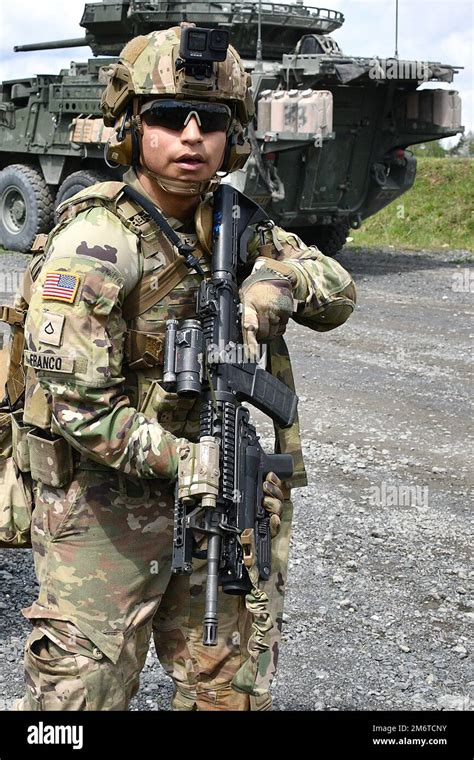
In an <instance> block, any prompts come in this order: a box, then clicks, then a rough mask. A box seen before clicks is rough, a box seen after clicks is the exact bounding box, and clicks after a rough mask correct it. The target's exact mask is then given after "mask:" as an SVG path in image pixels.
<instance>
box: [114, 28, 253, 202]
mask: <svg viewBox="0 0 474 760" xmlns="http://www.w3.org/2000/svg"><path fill="white" fill-rule="evenodd" d="M194 26H195V25H194V24H189V23H186V22H184V23H182V24H181V26H174V27H170V28H169V29H165V30H162V31H157V32H151V33H150V34H147V35H141V36H139V37H135V38H134V39H132V40H130V42H128V43H127V45H126V46H125V47H124V48H123V50H122V52H121V54H120V59H119V61H118V63H116V64H113V65H112V66H111V67H110V69H109V83H108V85H107V87H106V88H105V90H104V92H103V95H102V100H101V110H102V114H103V119H104V123H105V125H106V126H109V127H112V126H114V127H115V134H114V136H113V137H112V139H111V140H110V141H109V143H108V146H107V153H106V155H107V159H108V160H109V161H115V162H116V163H118V164H121V165H125V166H134V165H138V164H139V163H140V158H141V155H142V147H141V136H142V123H141V118H140V115H139V114H140V108H141V107H142V105H143V103H145V102H147V101H149V100H150V99H151V98H152V99H156V98H167V99H170V98H173V99H174V98H176V99H178V100H192V101H196V100H197V101H205V102H215V103H225V104H226V105H227V106H229V107H230V108H231V111H232V120H231V124H230V127H229V130H228V132H227V142H226V150H225V153H224V159H223V162H222V165H221V167H220V169H219V172H224V173H229V172H232V171H235V170H236V169H240V168H242V167H243V166H244V164H245V162H246V160H247V158H248V157H249V155H250V152H251V149H250V144H249V142H248V141H247V140H246V139H245V137H244V128H245V126H246V125H247V124H248V123H249V121H250V120H251V118H252V116H253V114H254V105H253V100H252V96H251V93H250V90H249V86H250V84H251V77H250V74H247V73H246V71H245V68H244V66H243V63H242V61H241V59H240V56H239V54H238V53H237V51H236V50H235V48H233V47H232V45H229V46H228V48H227V53H226V55H225V60H223V61H220V62H213V63H212V64H210V65H208V66H207V68H206V69H205V70H204V73H203V69H202V67H201V69H200V70H199V71H197V70H195V68H194V67H193V66H189V65H185V62H184V61H183V60H182V59H181V58H180V43H181V35H182V29H183V28H186V27H194ZM143 169H144V170H145V171H146V173H147V174H148V175H150V176H151V177H152V178H153V179H154V180H155V181H157V182H158V183H159V185H160V186H161V187H162V188H163V189H164V190H166V191H167V192H172V193H177V194H181V195H200V194H202V193H204V192H208V191H214V190H215V189H216V188H217V187H218V185H219V182H220V180H221V177H220V176H218V175H217V174H216V175H214V177H212V178H211V179H210V180H206V181H203V182H199V181H191V180H189V181H187V180H177V179H173V180H171V179H168V178H166V177H163V176H161V175H159V174H156V173H155V172H151V171H150V170H149V169H147V168H146V167H143Z"/></svg>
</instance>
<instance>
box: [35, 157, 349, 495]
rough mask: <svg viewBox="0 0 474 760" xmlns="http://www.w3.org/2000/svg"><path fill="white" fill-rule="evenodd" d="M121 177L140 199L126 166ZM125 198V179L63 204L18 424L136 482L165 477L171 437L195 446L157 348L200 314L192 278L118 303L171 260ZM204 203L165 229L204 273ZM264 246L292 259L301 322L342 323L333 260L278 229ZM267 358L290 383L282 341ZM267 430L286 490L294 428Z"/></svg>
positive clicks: (195, 414) (192, 420)
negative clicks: (193, 249) (174, 328)
mask: <svg viewBox="0 0 474 760" xmlns="http://www.w3.org/2000/svg"><path fill="white" fill-rule="evenodd" d="M124 181H125V182H127V183H128V184H131V185H132V186H134V187H136V189H137V190H138V191H139V192H141V193H142V194H144V195H146V193H145V191H144V189H143V187H142V186H141V185H140V183H139V181H138V178H137V176H136V174H135V173H134V171H133V170H130V171H129V172H128V173H127V174H126V175H125V177H124ZM122 191H123V183H118V182H106V183H102V184H99V185H95V186H93V187H91V188H88V189H86V190H84V191H82V192H81V193H79V194H78V195H76V196H74V198H73V199H70V200H69V201H68V202H67V205H66V208H65V210H64V204H63V209H62V219H61V222H60V224H59V225H58V226H57V227H56V228H55V230H53V232H52V233H51V235H50V237H49V240H48V244H47V247H46V258H45V262H44V265H43V267H42V269H41V272H40V274H39V276H38V277H37V279H36V281H35V286H34V288H33V293H32V297H31V302H30V306H29V310H28V314H27V319H26V323H25V352H24V361H25V366H26V368H27V386H26V397H25V413H24V421H25V423H28V424H32V425H36V426H39V427H41V428H50V429H51V432H52V433H55V434H59V435H61V436H62V437H63V438H64V439H66V440H67V441H68V442H69V443H70V444H71V446H72V447H73V449H74V450H75V452H79V455H80V456H81V457H82V459H88V460H92V462H96V463H98V464H100V465H103V466H107V467H112V468H115V469H117V470H120V471H122V472H124V473H126V474H129V475H130V476H134V477H141V478H157V477H158V478H166V479H173V478H174V477H175V475H176V467H177V460H176V445H177V443H178V442H179V438H180V437H185V438H188V439H190V440H198V437H199V406H200V400H199V399H197V400H196V399H194V400H188V399H184V400H183V399H179V400H178V399H177V396H176V395H175V394H173V393H167V392H166V391H164V389H163V388H162V386H161V385H160V382H159V381H160V379H161V378H162V364H161V360H160V353H159V351H158V352H157V351H156V349H157V347H158V348H159V347H160V345H161V343H160V341H161V339H162V336H163V335H164V331H165V322H166V319H170V318H175V319H179V320H181V319H185V318H192V317H195V316H196V312H195V299H196V291H197V288H198V286H199V281H200V278H199V277H198V275H196V274H194V273H191V272H190V273H189V274H188V275H186V276H185V277H184V279H183V280H182V281H181V282H180V283H179V284H178V285H177V286H176V287H175V288H174V289H173V290H172V291H171V292H170V293H169V294H168V295H167V296H166V297H165V298H164V299H163V300H162V301H161V302H160V303H158V304H156V305H155V306H152V307H151V308H148V309H147V310H146V311H144V313H141V314H140V315H139V316H138V317H135V318H134V319H125V318H124V310H125V316H126V308H125V304H126V299H127V297H128V296H129V295H130V293H131V292H132V291H133V289H134V288H135V287H136V286H137V283H139V282H140V280H141V278H142V277H143V276H144V275H145V274H148V273H151V272H152V273H155V272H156V274H157V282H158V283H159V281H160V270H162V269H163V268H164V267H165V266H166V265H168V264H169V263H170V262H171V261H173V260H174V259H175V258H176V257H177V253H176V252H175V250H174V249H173V248H172V246H171V244H170V243H169V242H168V241H167V239H166V238H165V237H164V235H163V233H162V232H161V231H160V230H158V228H157V226H156V225H155V224H154V223H151V222H150V219H149V217H148V216H147V215H144V213H143V210H142V209H140V208H138V207H137V206H136V205H134V203H133V202H131V201H130V199H129V198H127V197H126V196H124V194H123V192H122ZM207 203H208V204H209V200H208V201H207ZM202 207H203V204H201V206H200V207H199V209H198V211H197V212H196V215H195V218H194V221H191V222H190V223H189V224H183V223H182V222H180V221H178V220H177V219H173V218H168V222H169V223H170V224H171V226H172V227H173V228H174V229H175V230H176V231H177V232H178V234H179V235H180V236H183V237H185V238H186V239H188V240H190V241H192V242H193V243H195V244H196V245H197V247H198V250H199V249H200V250H201V253H202V254H203V259H202V265H203V268H204V269H205V270H207V271H209V270H210V259H211V255H210V253H209V251H206V247H207V245H206V242H205V241H204V240H203V236H204V237H205V235H206V232H207V231H209V232H210V230H206V229H204V231H203V224H202V218H203V217H202V214H201V216H200V212H202V210H203V208H202ZM208 218H209V217H208ZM196 229H198V230H199V231H200V236H199V238H198V236H197V233H196ZM261 243H262V241H261V239H260V237H259V234H258V233H255V235H254V237H253V238H251V240H250V243H249V246H248V261H249V265H250V266H249V267H248V268H247V269H246V271H245V272H242V273H241V279H240V282H241V281H242V279H243V278H244V277H245V276H247V274H249V273H250V271H251V269H252V265H253V263H254V262H255V260H256V258H257V257H258V256H259V246H260V245H261ZM265 243H267V244H268V245H267V248H268V246H270V250H271V256H272V257H273V258H274V259H278V260H290V259H292V260H295V264H296V266H297V267H298V268H299V271H300V273H301V272H302V273H303V280H301V277H300V283H301V282H303V284H300V286H299V287H298V288H297V289H298V290H299V291H300V292H294V297H295V299H296V300H297V301H298V308H297V311H296V312H295V313H294V319H295V320H296V321H297V322H299V323H301V324H303V325H305V326H307V327H310V328H311V329H313V330H317V331H324V330H328V329H331V328H333V327H336V326H337V325H339V324H342V322H344V321H345V320H346V319H347V317H348V316H349V314H350V313H351V312H352V310H353V308H354V304H355V288H354V285H353V282H352V279H351V277H350V275H349V274H348V273H347V272H346V271H345V270H344V269H343V268H342V267H341V266H340V265H339V264H338V263H337V262H336V261H334V260H333V259H330V258H328V257H326V256H324V255H323V254H322V253H321V252H320V251H319V250H318V249H317V248H316V247H314V246H313V247H307V246H306V245H304V243H302V241H301V240H300V239H299V238H298V237H297V236H295V235H293V234H290V233H287V232H285V231H284V230H283V229H281V228H279V227H276V226H275V227H273V228H272V229H269V230H266V231H265ZM260 250H261V249H260ZM153 356H154V357H155V360H153ZM150 357H152V358H151V360H150ZM269 362H270V367H269V369H270V371H271V372H272V373H273V374H274V375H276V376H278V377H279V378H280V379H281V380H283V381H284V382H286V383H287V384H288V385H289V386H290V387H293V388H294V384H293V378H292V373H291V363H290V359H289V355H288V351H287V348H286V345H285V342H284V340H283V338H278V339H276V340H275V341H273V342H272V343H271V350H270V359H269ZM275 432H276V438H277V440H276V450H277V451H282V452H285V453H292V454H293V456H294V458H295V465H296V466H295V473H294V476H293V478H292V481H291V483H290V485H293V486H295V485H304V484H306V475H305V470H304V465H303V459H302V454H301V446H300V441H299V426H298V421H296V422H295V424H294V425H293V426H292V427H291V428H289V429H287V430H280V429H278V428H276V429H275Z"/></svg>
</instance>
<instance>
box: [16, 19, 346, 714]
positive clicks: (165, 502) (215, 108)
mask: <svg viewBox="0 0 474 760" xmlns="http://www.w3.org/2000/svg"><path fill="white" fill-rule="evenodd" d="M180 36H181V28H179V27H175V28H171V29H168V30H165V31H161V32H153V33H151V34H149V35H147V36H141V37H137V38H135V39H133V40H132V41H131V42H129V43H128V44H127V45H126V47H125V48H124V50H123V51H122V55H121V58H120V62H119V63H118V64H116V65H115V66H114V67H113V69H112V71H111V78H110V83H109V85H108V86H107V88H106V90H105V92H104V96H103V99H102V109H103V114H104V121H105V123H106V124H107V125H110V126H111V125H114V126H116V128H117V131H118V132H117V133H118V137H117V139H114V140H113V141H112V143H111V145H110V147H109V156H110V157H111V158H113V159H114V160H116V161H119V162H121V163H123V164H126V165H128V166H130V169H129V170H128V171H127V173H126V174H125V175H124V178H123V182H105V183H102V184H98V185H95V186H93V187H91V188H88V189H86V190H84V191H82V192H81V193H79V194H78V195H76V196H75V197H74V198H72V199H70V200H69V201H66V202H65V204H63V206H62V207H60V209H59V213H60V222H59V225H58V226H57V227H56V228H55V230H54V231H53V233H52V234H51V235H50V236H49V239H48V243H47V247H46V257H45V262H44V265H43V267H42V269H41V271H40V274H39V275H38V277H37V279H36V281H35V285H34V288H33V292H32V296H31V302H30V306H29V310H28V316H27V320H26V325H25V348H26V350H25V354H24V356H25V365H26V366H27V368H28V370H27V385H26V395H25V411H24V423H25V424H27V425H31V426H35V428H36V431H33V433H34V434H35V435H36V439H34V438H32V439H31V440H32V441H33V442H34V441H36V443H35V442H34V445H33V444H31V445H30V457H31V472H32V476H34V477H35V483H36V506H35V510H34V513H33V521H32V543H33V549H34V559H35V568H36V573H37V576H38V579H39V583H40V593H39V598H38V599H37V601H35V602H34V603H33V604H32V605H31V606H30V607H28V608H27V609H26V610H24V611H23V612H24V615H25V616H26V617H27V618H28V619H29V620H30V621H31V622H32V624H33V630H32V632H31V633H30V635H29V636H28V639H27V642H26V647H25V669H26V679H27V691H26V695H25V696H24V697H23V699H22V700H20V701H19V702H18V703H17V705H16V709H21V710H123V709H127V707H128V704H129V702H130V699H131V698H132V697H133V696H134V695H135V694H136V693H137V691H138V684H139V674H140V672H141V670H142V668H143V666H144V663H145V659H146V655H147V651H148V646H149V641H150V638H151V635H153V638H154V642H155V647H156V651H157V655H158V657H159V660H160V662H161V664H162V665H163V667H164V668H165V670H166V672H167V673H168V674H169V675H170V676H171V678H172V679H173V682H174V688H175V694H174V698H173V703H172V706H173V709H175V710H193V709H197V710H264V709H271V696H270V691H269V690H270V685H271V681H272V678H273V675H274V673H275V668H276V663H277V657H278V645H279V636H280V628H281V619H282V611H283V593H284V584H285V580H286V567H287V555H288V545H289V539H290V527H291V517H292V503H291V500H290V487H291V486H295V485H304V484H305V483H306V479H305V472H304V466H303V462H302V456H301V450H300V446H299V438H298V423H297V422H295V424H294V425H293V426H292V428H290V429H289V430H277V431H276V432H277V435H278V444H277V445H278V450H280V451H282V452H289V453H292V454H293V456H294V460H295V464H296V466H295V472H294V475H293V477H292V479H291V481H287V482H285V483H282V482H281V481H280V480H279V479H278V478H277V477H276V476H275V475H274V474H272V473H271V474H270V475H268V476H267V480H266V482H265V485H264V490H265V493H266V497H265V499H264V505H265V507H266V509H267V510H268V511H269V512H270V513H271V515H272V517H271V526H272V535H273V536H274V538H273V541H272V576H271V578H270V580H269V581H267V582H266V583H263V584H262V587H264V591H265V593H266V595H267V597H268V609H269V613H270V617H268V616H267V617H265V615H263V617H262V615H260V622H261V621H262V620H263V622H264V624H263V625H261V626H260V627H259V625H258V620H259V616H258V614H257V615H256V616H252V613H251V611H249V609H247V606H246V602H245V599H244V598H242V597H239V596H230V595H226V594H220V598H219V641H218V645H217V646H216V647H204V646H203V644H202V615H203V609H204V597H205V584H204V580H205V576H206V561H205V560H199V561H196V562H195V565H194V570H193V573H192V575H190V576H175V575H173V576H172V575H171V570H170V565H171V551H172V524H173V491H174V481H175V479H176V474H177V458H178V452H179V449H180V447H181V446H184V445H188V444H189V442H190V443H191V445H199V444H198V443H197V442H198V440H199V404H200V402H199V399H197V400H195V399H189V400H188V399H184V400H183V399H179V401H178V399H177V396H176V395H175V394H173V393H168V392H166V391H165V390H164V389H163V387H162V385H161V384H160V380H161V379H162V362H163V335H164V331H165V322H166V319H168V318H171V317H172V318H176V319H179V320H181V319H184V318H192V317H195V315H196V312H195V295H196V290H197V288H198V286H199V282H200V278H199V277H198V275H197V274H196V273H195V272H194V271H192V270H191V271H189V272H186V273H184V275H183V274H181V276H180V277H179V278H178V279H176V278H175V279H173V277H175V275H174V274H173V271H172V270H173V266H172V264H173V262H175V261H176V259H177V258H178V257H177V254H176V251H175V250H174V249H173V247H172V246H171V244H170V242H169V240H168V238H167V237H166V235H165V234H164V233H163V232H162V231H161V229H159V227H158V226H157V225H156V224H155V223H154V222H153V220H152V219H151V218H150V216H149V215H148V214H147V213H145V212H144V210H143V208H142V207H141V206H140V205H139V204H138V203H137V202H136V201H134V200H133V199H132V198H130V197H129V196H128V195H127V194H126V193H125V192H124V187H125V186H127V185H128V186H130V187H132V188H134V189H135V190H138V191H139V192H140V194H141V195H142V196H145V197H146V198H147V199H148V200H149V201H151V203H152V204H154V206H155V207H156V208H158V209H159V210H160V211H161V212H162V214H163V215H164V216H165V217H166V219H167V221H168V223H169V224H170V225H171V227H172V228H173V229H174V230H175V231H176V232H177V233H178V235H179V236H180V237H181V238H185V239H186V240H188V241H191V242H192V244H193V245H194V246H195V248H196V250H197V252H198V256H201V264H202V267H203V268H204V269H205V271H207V272H208V271H209V269H210V267H209V262H210V257H211V252H212V249H211V247H210V233H211V220H212V215H211V210H212V193H213V191H214V190H215V189H216V188H217V187H218V184H219V181H220V177H219V175H217V172H218V171H219V170H220V171H221V172H222V171H223V172H230V171H233V170H234V169H236V168H239V167H240V166H242V165H243V163H244V162H245V159H246V158H247V156H248V153H249V149H248V147H247V143H246V141H245V140H244V137H243V130H244V127H245V126H246V125H247V124H248V122H249V121H250V119H251V117H252V114H253V106H252V99H251V97H250V93H249V90H248V86H249V76H248V75H247V74H246V73H245V69H244V67H243V64H242V62H241V60H240V58H239V56H238V54H237V52H236V51H235V50H234V49H233V48H232V47H231V46H229V48H228V51H227V57H226V59H225V61H224V62H221V63H215V64H213V69H212V75H211V76H210V78H209V82H210V84H209V83H208V88H207V89H206V87H204V86H203V83H202V81H199V80H196V79H193V77H192V76H191V75H190V74H189V73H187V72H186V71H185V70H183V68H179V67H177V66H176V59H177V56H178V49H179V44H180ZM248 255H249V262H250V263H249V266H248V268H247V270H246V271H245V272H243V273H242V276H241V280H240V282H241V299H242V303H243V317H242V327H243V334H244V339H245V341H246V342H247V344H248V345H249V346H254V345H255V343H256V342H257V341H266V342H269V346H270V347H271V351H270V357H271V359H270V365H271V366H270V369H271V372H272V373H273V374H275V375H278V377H279V378H280V379H282V380H283V381H284V382H286V383H287V384H288V385H291V384H292V377H291V366H290V364H289V358H288V352H287V350H286V347H285V344H284V340H283V338H282V334H283V332H284V330H285V327H286V324H287V321H288V319H289V317H290V316H292V317H293V319H295V320H296V321H297V322H299V323H301V324H303V325H306V326H308V327H310V328H311V329H313V330H318V331H324V330H329V329H331V328H333V327H336V326H338V325H340V324H342V323H343V322H344V321H345V320H346V319H347V317H348V316H349V315H350V313H351V312H352V310H353V308H354V304H355V288H354V285H353V283H352V280H351V277H350V275H349V274H348V273H347V272H346V271H345V270H344V269H343V268H342V267H341V266H340V265H339V264H338V263H337V262H335V261H334V260H332V259H328V258H327V257H325V256H324V255H323V254H322V253H321V252H320V251H318V249H317V248H316V247H310V248H308V247H306V246H305V245H304V244H303V243H302V241H301V240H300V239H299V238H298V237H297V236H295V235H292V234H289V233H286V232H285V231H284V230H282V229H280V228H278V227H276V226H267V227H266V228H265V229H264V230H262V231H260V232H257V231H256V232H255V234H254V236H253V238H252V239H251V242H250V244H249V247H248ZM174 271H175V273H176V269H175V270H174ZM170 272H171V274H170ZM157 295H159V298H158V299H157ZM280 521H281V525H280ZM257 606H258V605H257ZM257 612H258V611H257ZM256 620H257V625H255V621H256ZM268 621H272V622H273V624H272V627H271V630H270V631H265V630H264V629H265V624H266V625H267V628H269V627H270V625H271V623H269V622H268ZM265 635H267V636H268V638H267V640H266V643H265V644H263V643H262V642H263V637H264V636H265Z"/></svg>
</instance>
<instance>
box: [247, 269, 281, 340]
mask: <svg viewBox="0 0 474 760" xmlns="http://www.w3.org/2000/svg"><path fill="white" fill-rule="evenodd" d="M240 300H241V303H242V333H243V339H244V343H245V344H246V345H247V346H248V347H249V348H250V349H251V350H252V351H253V350H256V348H257V345H258V341H268V340H272V339H273V338H276V337H277V336H278V335H283V333H284V332H285V330H286V325H287V323H288V320H289V318H290V317H291V315H292V313H293V289H292V284H291V281H290V279H289V278H288V277H285V275H282V274H280V273H278V272H275V271H274V270H272V269H270V268H267V267H265V266H261V267H260V268H259V269H257V270H254V271H253V272H252V274H251V275H250V276H249V277H247V279H246V280H244V282H243V283H242V287H241V289H240Z"/></svg>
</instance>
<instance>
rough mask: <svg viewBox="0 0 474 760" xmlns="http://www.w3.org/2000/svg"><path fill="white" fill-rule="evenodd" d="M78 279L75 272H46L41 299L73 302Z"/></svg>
mask: <svg viewBox="0 0 474 760" xmlns="http://www.w3.org/2000/svg"><path fill="white" fill-rule="evenodd" d="M80 279H81V278H80V277H79V275H77V274H65V273H64V272H48V274H47V275H46V279H45V281H44V285H43V301H45V300H49V301H62V302H63V303H73V302H74V299H75V297H76V293H77V289H78V287H79V282H80Z"/></svg>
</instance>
